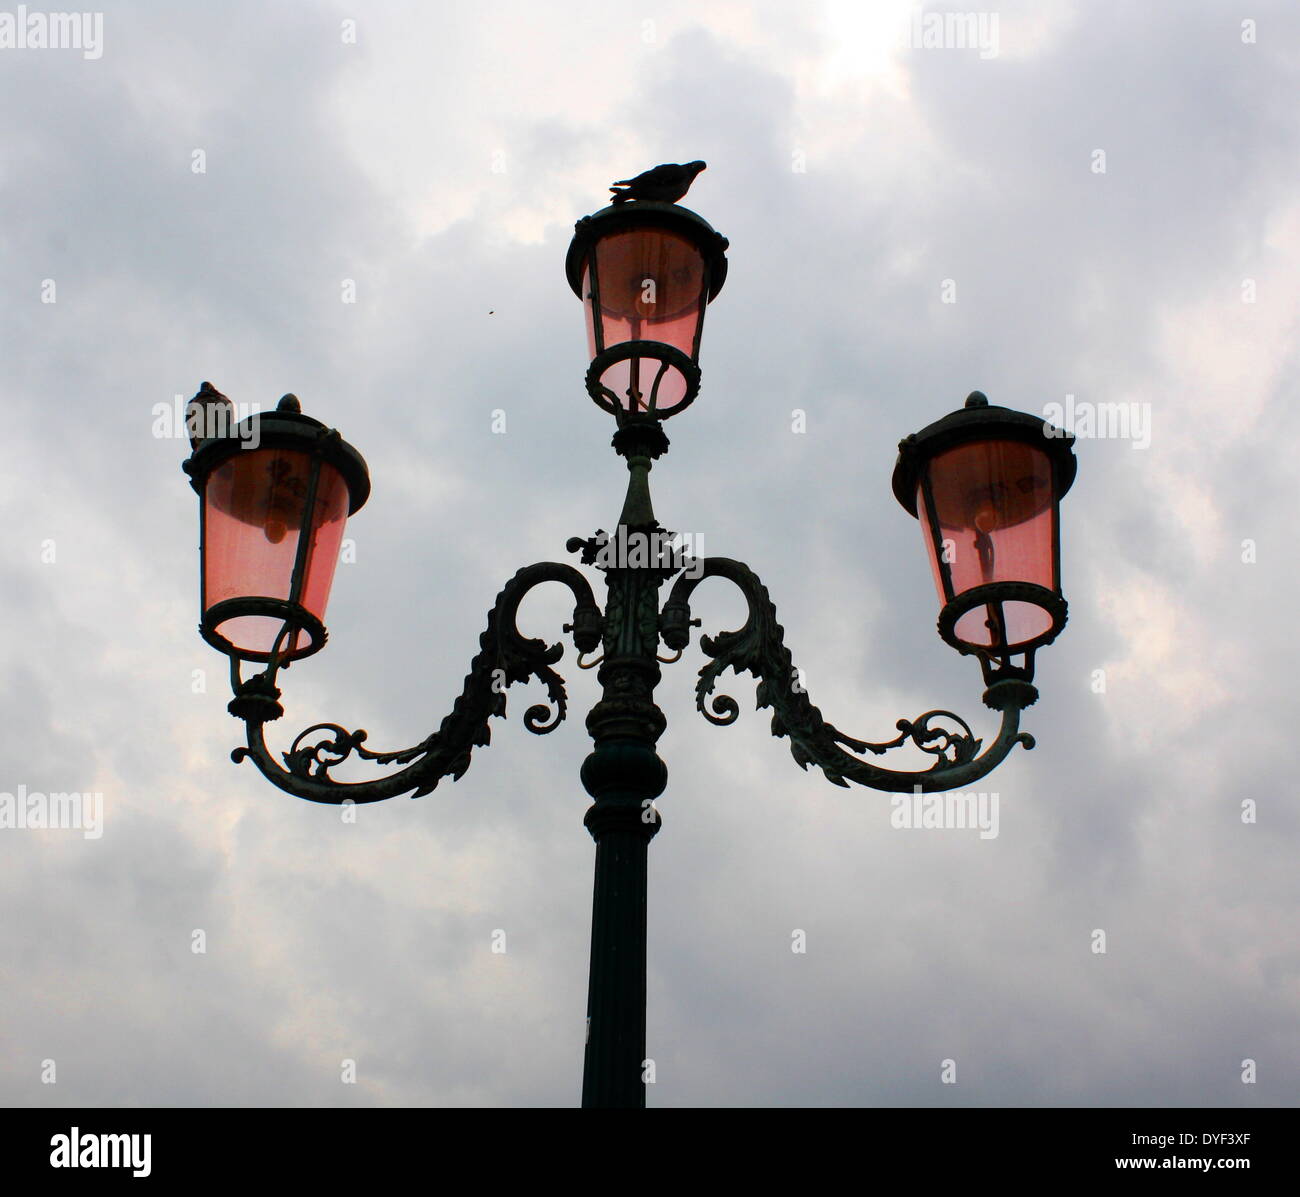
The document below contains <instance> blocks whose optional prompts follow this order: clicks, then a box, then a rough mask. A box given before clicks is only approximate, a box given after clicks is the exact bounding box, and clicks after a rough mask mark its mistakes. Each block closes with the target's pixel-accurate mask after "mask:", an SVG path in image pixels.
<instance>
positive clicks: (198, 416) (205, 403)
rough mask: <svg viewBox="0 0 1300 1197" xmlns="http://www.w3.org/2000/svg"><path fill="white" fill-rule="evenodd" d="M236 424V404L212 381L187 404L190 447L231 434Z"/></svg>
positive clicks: (203, 385)
mask: <svg viewBox="0 0 1300 1197" xmlns="http://www.w3.org/2000/svg"><path fill="white" fill-rule="evenodd" d="M234 426H235V405H234V404H233V403H231V402H230V400H229V399H227V398H226V397H225V395H223V394H222V393H221V392H220V391H219V390H217V388H216V387H214V386H213V385H212V384H211V383H210V382H205V383H203V384H201V385H200V387H199V392H198V394H197V395H195V396H194V398H193V399H191V400H190V401H189V402H188V403H187V404H186V405H185V428H186V431H187V432H189V434H190V448H191V449H197V448H198V447H199V446H200V445H201V444H202V443H203V442H204V441H207V440H211V439H212V438H213V437H215V436H230V435H231V432H232V430H233V429H234Z"/></svg>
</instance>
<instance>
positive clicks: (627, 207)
mask: <svg viewBox="0 0 1300 1197" xmlns="http://www.w3.org/2000/svg"><path fill="white" fill-rule="evenodd" d="M645 228H651V229H664V230H666V231H668V232H673V233H677V234H679V235H681V236H683V237H685V238H687V239H688V240H690V241H692V242H694V243H695V245H697V246H698V247H699V249H700V252H701V253H703V254H704V255H705V257H706V258H708V260H709V299H710V301H712V299H713V298H714V296H716V295H717V293H718V292H719V291H721V290H722V284H723V283H724V282H725V281H726V279H727V252H726V251H727V247H728V245H730V244H731V243H730V242H729V241H728V240H727V239H726V237H724V236H723V235H722V234H721V233H719V232H718V231H717V230H716V229H715V228H714V227H713V226H712V225H711V224H710V223H709V222H708V221H707V220H705V219H704V217H703V216H700V215H699V214H698V213H696V212H692V211H691V210H690V209H689V208H683V207H682V206H681V205H680V204H665V203H661V202H660V201H658V200H628V201H627V202H626V203H622V204H610V205H609V207H607V208H602V209H601V210H600V211H599V212H593V213H592V214H591V215H590V216H584V217H582V219H581V220H579V221H578V222H577V223H576V224H575V225H574V226H573V230H574V231H573V240H572V241H571V242H570V243H569V253H568V256H567V257H566V258H565V261H564V272H565V274H566V275H567V276H568V279H569V286H570V287H572V288H573V293H574V294H575V295H576V296H577V297H578V298H579V299H581V298H582V271H583V267H584V266H585V265H586V260H587V250H588V249H589V248H590V247H591V245H592V244H593V243H594V242H596V241H599V240H600V239H601V238H602V237H610V236H613V235H614V234H616V233H626V232H631V231H632V230H634V229H645Z"/></svg>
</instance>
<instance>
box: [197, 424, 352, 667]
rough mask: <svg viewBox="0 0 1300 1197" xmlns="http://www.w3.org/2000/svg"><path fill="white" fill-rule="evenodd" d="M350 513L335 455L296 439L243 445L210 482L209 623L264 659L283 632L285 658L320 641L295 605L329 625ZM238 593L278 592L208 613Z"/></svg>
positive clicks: (243, 652) (206, 510) (206, 502)
mask: <svg viewBox="0 0 1300 1197" xmlns="http://www.w3.org/2000/svg"><path fill="white" fill-rule="evenodd" d="M317 470H319V473H316V471H317ZM313 474H316V476H315V478H314V479H313ZM313 483H314V485H313ZM313 492H314V493H313ZM347 515H348V488H347V484H346V483H345V482H344V480H343V476H342V475H341V474H340V473H339V471H338V470H337V469H335V468H334V466H332V465H330V464H329V463H328V462H324V461H319V460H314V459H313V457H312V455H311V454H310V453H307V452H305V451H303V450H296V449H282V448H263V449H253V450H244V451H240V452H236V453H235V454H234V455H233V456H231V457H230V458H229V459H228V460H227V461H225V462H224V463H223V464H222V465H220V466H218V467H217V468H216V469H214V470H213V471H212V473H211V474H210V475H209V476H208V480H207V485H206V487H205V488H204V496H203V521H204V522H203V529H204V537H203V612H204V621H205V623H209V622H211V627H212V630H213V631H214V632H216V633H217V634H218V635H219V636H220V637H222V638H224V639H225V640H226V641H227V642H229V644H230V645H231V647H232V648H233V649H234V651H235V652H236V654H237V655H239V656H241V657H245V658H248V659H252V660H266V659H267V658H268V657H269V655H270V653H271V652H272V650H273V649H275V648H276V645H277V641H279V642H280V643H279V656H280V659H281V660H293V659H294V658H295V657H300V656H305V655H307V653H309V652H311V651H314V650H315V649H316V648H319V647H320V645H319V643H317V642H316V641H317V637H316V636H315V635H312V634H307V633H305V632H304V627H308V628H310V627H311V623H310V621H306V620H302V621H300V620H298V619H296V618H295V612H294V610H293V608H300V609H301V610H303V611H306V612H307V613H308V614H309V615H311V616H313V617H314V618H315V621H316V622H317V623H319V624H321V625H323V623H324V619H325V605H326V603H327V601H328V600H329V592H330V586H331V584H332V583H333V581H334V567H335V565H336V563H337V561H338V554H339V547H340V544H341V542H342V539H343V529H344V526H345V524H346V522H347ZM304 534H305V540H304ZM300 557H301V561H300V560H299V558H300ZM235 599H239V600H249V599H271V600H277V601H276V602H272V603H266V604H261V606H262V607H263V608H264V610H261V611H257V610H253V609H252V608H255V607H257V606H258V604H255V603H247V602H245V603H243V604H241V607H240V608H233V609H232V608H226V610H232V611H233V612H234V613H232V614H230V615H227V616H225V617H224V618H215V619H212V620H210V618H209V617H210V615H212V616H220V615H221V612H214V611H213V608H215V607H217V606H218V604H222V603H229V602H230V601H231V600H235ZM280 603H285V604H288V605H289V607H288V608H287V609H280V608H279V604H280ZM243 608H248V610H247V612H246V613H241V611H242V609H243ZM218 629H219V630H218ZM282 634H283V635H282ZM227 651H229V650H227Z"/></svg>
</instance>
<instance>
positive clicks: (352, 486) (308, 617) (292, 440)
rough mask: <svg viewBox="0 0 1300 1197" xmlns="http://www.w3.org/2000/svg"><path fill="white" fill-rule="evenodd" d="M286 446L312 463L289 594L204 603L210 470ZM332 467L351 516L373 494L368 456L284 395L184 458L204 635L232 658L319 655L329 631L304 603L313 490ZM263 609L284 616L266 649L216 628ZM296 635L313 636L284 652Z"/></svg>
mask: <svg viewBox="0 0 1300 1197" xmlns="http://www.w3.org/2000/svg"><path fill="white" fill-rule="evenodd" d="M276 449H281V450H288V451H290V452H297V453H303V454H305V455H306V456H307V458H308V460H309V463H310V466H309V473H308V477H307V486H306V489H305V492H304V494H303V507H302V514H301V516H300V519H299V523H298V529H299V531H298V543H297V546H296V551H295V553H294V562H293V569H292V573H291V575H290V579H289V590H288V597H287V598H274V597H271V596H269V595H239V596H237V597H234V598H228V599H222V600H220V601H219V602H216V603H213V604H212V605H211V606H208V605H207V584H208V583H207V552H208V504H207V487H208V483H209V481H210V480H211V478H212V475H213V474H214V473H215V472H216V471H217V470H219V469H220V468H221V467H222V466H224V465H225V464H226V463H227V462H229V461H231V460H233V459H234V458H236V457H237V456H238V455H239V454H240V453H257V452H261V451H263V450H276ZM325 465H330V466H333V467H334V468H335V469H336V470H338V472H339V473H340V474H341V475H342V477H343V481H344V484H345V485H346V486H347V489H348V515H349V516H351V515H352V514H354V513H355V512H357V511H359V510H360V509H361V507H362V506H363V505H364V504H365V502H366V500H367V499H368V498H369V497H370V471H369V470H368V468H367V467H366V463H365V459H364V458H363V457H362V456H361V454H360V453H358V452H357V450H356V449H354V448H353V447H352V446H351V445H349V444H348V443H347V442H346V441H345V440H343V438H342V437H341V436H340V435H339V433H338V430H337V429H332V428H327V427H326V426H325V425H324V424H322V423H321V422H320V421H319V420H317V419H313V418H312V417H311V416H308V415H304V414H303V413H302V411H301V410H300V405H299V403H298V399H297V397H296V396H294V395H285V396H284V397H283V398H282V399H281V400H280V402H279V405H278V406H277V407H276V410H275V411H274V412H267V413H262V412H254V413H253V414H252V415H250V416H248V417H247V418H245V419H244V420H241V421H240V422H239V423H238V424H237V425H235V426H234V428H233V429H231V431H230V435H228V436H217V437H211V438H209V439H206V440H203V441H201V442H200V443H199V444H198V445H197V446H196V447H195V449H194V452H193V453H192V454H191V456H190V457H188V458H187V459H186V460H185V461H184V462H182V468H183V469H184V470H185V472H186V473H187V474H188V475H189V478H190V485H191V486H192V487H193V488H194V490H195V492H196V493H197V494H198V496H199V558H200V562H201V569H200V579H199V587H200V608H201V610H202V617H201V619H200V622H199V634H200V635H201V636H202V637H203V639H204V640H206V641H207V642H208V643H209V644H210V645H212V647H213V648H215V649H218V650H219V651H221V652H223V653H225V654H226V655H227V656H230V657H232V658H238V659H240V660H243V661H250V662H260V663H263V664H281V665H284V666H288V665H289V664H290V663H292V662H293V661H301V660H303V659H304V658H306V657H310V656H312V655H314V654H315V653H318V652H319V651H320V650H321V649H322V648H324V647H325V642H326V641H327V640H328V639H329V635H328V633H327V632H326V630H325V625H324V623H323V622H322V621H321V619H320V618H318V617H317V616H316V615H315V614H313V613H312V612H311V611H309V610H307V608H306V607H305V606H304V605H303V603H302V595H303V588H304V586H305V585H306V581H307V561H308V558H309V556H310V554H311V549H312V540H313V537H312V533H313V532H314V531H315V523H316V510H315V507H316V495H317V490H318V487H319V483H320V474H321V468H322V466H325ZM248 615H258V616H265V617H266V618H268V619H278V620H281V621H282V627H281V630H280V633H279V635H278V636H277V637H276V639H275V642H274V644H273V645H272V647H271V648H270V649H269V650H267V651H265V652H261V651H257V650H252V649H245V648H240V647H238V646H237V645H235V644H234V643H232V642H231V640H230V639H229V638H228V637H226V636H224V635H222V633H221V632H220V631H219V629H220V627H221V626H222V624H224V623H226V622H227V621H229V620H231V619H237V618H239V617H241V616H248ZM298 633H305V634H306V635H307V636H308V637H309V639H308V641H307V643H306V644H305V645H302V646H297V645H295V647H293V648H292V649H289V650H287V651H286V648H285V646H286V644H288V643H289V642H290V641H291V640H295V639H296V637H297V634H298Z"/></svg>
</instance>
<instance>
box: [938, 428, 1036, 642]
mask: <svg viewBox="0 0 1300 1197" xmlns="http://www.w3.org/2000/svg"><path fill="white" fill-rule="evenodd" d="M928 471H929V478H930V486H931V492H932V494H933V496H934V505H935V513H936V515H937V517H938V522H939V535H940V540H941V543H940V546H939V552H940V553H941V554H942V562H941V560H940V558H939V557H938V556H937V555H936V552H935V544H934V538H933V535H932V534H931V531H930V524H929V513H928V511H927V509H926V506H925V496H924V488H923V487H922V488H919V489H918V496H917V510H918V512H919V513H920V514H921V518H922V527H923V529H924V530H925V537H926V551H927V553H928V554H929V557H930V567H931V570H932V571H933V573H934V578H935V585H936V587H937V589H938V591H939V598H940V602H941V603H942V602H946V601H947V596H946V594H945V593H944V587H943V574H942V572H941V567H942V569H943V570H947V571H948V573H949V576H950V577H951V580H952V591H953V597H956V596H958V595H960V594H962V593H963V592H965V591H967V590H970V589H971V588H972V587H975V586H982V585H985V584H987V583H990V582H1032V583H1036V584H1037V585H1039V586H1043V587H1045V588H1046V589H1048V590H1054V589H1055V588H1056V579H1055V577H1054V576H1053V554H1052V544H1053V524H1054V521H1055V518H1056V510H1055V505H1054V503H1053V501H1052V473H1051V463H1050V461H1049V459H1048V457H1047V454H1046V453H1044V452H1043V451H1042V450H1041V449H1038V448H1035V447H1034V446H1033V445H1028V444H1025V443H1023V442H1020V441H976V442H974V443H972V444H966V445H959V446H957V447H956V448H954V449H949V450H948V451H947V452H946V453H940V454H938V455H937V456H936V457H935V458H934V459H933V460H932V461H931V462H930V463H929V466H928ZM999 622H1001V623H1002V624H1003V625H1004V627H999ZM1051 622H1052V620H1051V616H1050V615H1049V614H1048V613H1047V612H1046V611H1045V610H1043V608H1041V607H1039V606H1037V605H1036V604H1034V603H1026V602H1020V601H1015V602H1002V603H995V604H990V605H987V606H980V607H977V608H974V609H972V610H971V611H968V612H966V614H964V615H963V616H962V617H961V618H960V619H959V620H958V621H957V625H956V632H957V635H958V637H959V638H960V639H962V640H964V641H966V642H967V643H969V644H974V645H979V646H981V647H983V646H988V645H992V644H995V643H998V642H1000V641H1001V640H1002V633H1003V632H1004V631H1005V637H1006V643H1009V644H1013V645H1014V644H1021V643H1024V642H1025V641H1028V640H1031V639H1033V638H1034V637H1035V636H1038V635H1041V634H1042V633H1043V632H1045V631H1047V630H1048V628H1050V626H1051ZM990 625H992V626H990Z"/></svg>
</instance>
